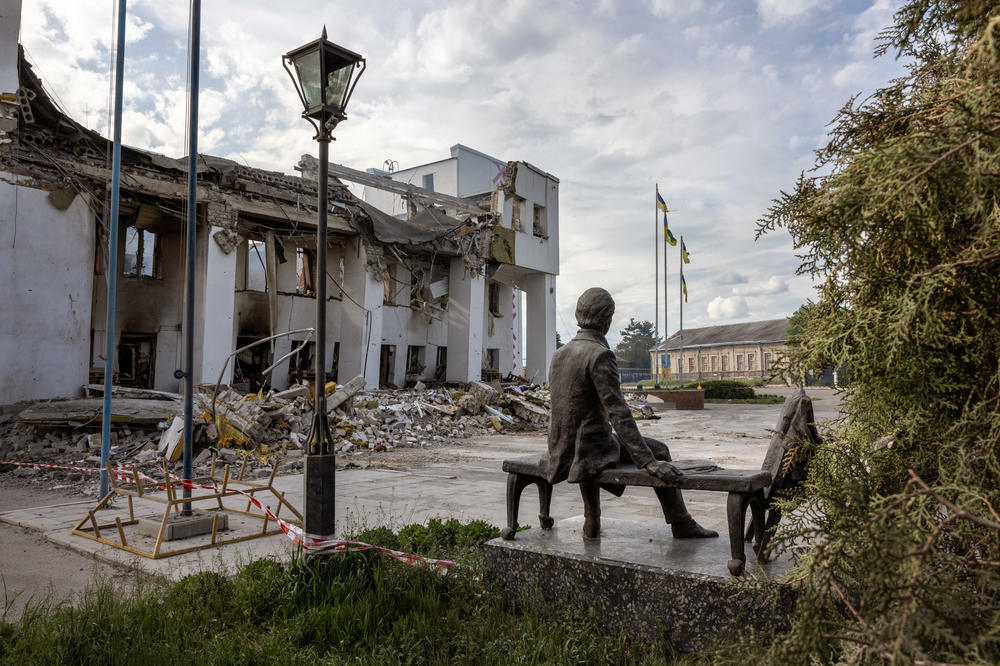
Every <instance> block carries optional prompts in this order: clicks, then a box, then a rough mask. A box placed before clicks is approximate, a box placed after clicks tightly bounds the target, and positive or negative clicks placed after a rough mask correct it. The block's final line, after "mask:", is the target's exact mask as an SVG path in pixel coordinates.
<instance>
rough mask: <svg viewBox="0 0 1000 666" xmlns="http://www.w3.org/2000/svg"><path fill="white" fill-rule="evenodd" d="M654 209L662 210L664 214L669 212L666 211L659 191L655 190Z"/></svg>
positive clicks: (664, 202)
mask: <svg viewBox="0 0 1000 666" xmlns="http://www.w3.org/2000/svg"><path fill="white" fill-rule="evenodd" d="M656 207H657V208H659V209H660V210H662V211H663V212H664V213H669V212H670V211H669V210H668V209H667V202H666V201H664V200H663V197H661V196H660V190H656Z"/></svg>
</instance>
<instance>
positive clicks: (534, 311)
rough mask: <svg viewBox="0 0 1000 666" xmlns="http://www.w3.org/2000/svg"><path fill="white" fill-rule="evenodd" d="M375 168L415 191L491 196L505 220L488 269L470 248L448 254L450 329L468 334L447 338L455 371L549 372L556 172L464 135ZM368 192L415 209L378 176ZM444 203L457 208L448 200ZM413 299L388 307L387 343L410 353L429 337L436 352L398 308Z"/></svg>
mask: <svg viewBox="0 0 1000 666" xmlns="http://www.w3.org/2000/svg"><path fill="white" fill-rule="evenodd" d="M368 173H370V174H372V175H374V176H378V177H381V178H384V179H388V180H391V181H394V182H395V183H403V184H406V185H407V186H408V188H409V189H410V190H411V191H423V192H436V193H441V194H446V195H450V196H453V197H459V198H462V199H468V200H478V201H481V202H484V204H485V205H488V207H489V210H490V211H491V212H492V213H493V214H494V215H495V216H496V217H497V218H498V220H499V223H498V225H497V226H496V227H494V229H493V238H492V241H491V248H490V252H489V255H488V258H487V261H486V263H485V266H484V267H483V270H482V273H481V274H478V275H474V274H473V272H472V271H470V270H469V269H468V266H466V264H467V263H468V262H466V261H465V258H463V257H456V258H453V259H452V260H451V261H452V264H451V266H450V267H449V285H450V289H451V293H450V295H449V324H448V332H449V338H451V337H452V336H455V335H461V333H460V331H461V330H462V329H464V328H466V327H468V328H469V329H470V331H471V335H470V338H469V340H468V344H467V345H466V344H465V343H464V342H463V344H462V345H460V346H458V348H456V349H455V352H453V351H452V348H451V346H449V350H448V352H447V353H448V368H449V370H448V379H449V380H453V381H461V378H462V377H463V376H473V375H474V374H475V372H476V366H477V365H478V366H479V367H480V368H481V370H482V376H483V377H486V378H491V377H497V376H499V377H505V376H507V375H509V374H513V375H522V374H523V375H524V376H525V377H526V378H528V379H531V380H533V381H536V382H544V381H546V380H547V379H548V367H549V361H551V359H552V354H553V353H555V332H556V322H555V317H556V276H557V275H558V272H559V180H558V179H557V178H556V177H555V176H553V175H552V174H550V173H547V172H545V171H543V170H541V169H539V168H537V167H535V166H533V165H531V164H529V163H527V162H505V161H503V160H500V159H498V158H496V157H492V156H490V155H487V154H485V153H482V152H480V151H478V150H474V149H472V148H469V147H468V146H464V145H462V144H456V145H454V146H452V147H451V157H449V158H446V159H442V160H438V161H435V162H430V163H427V164H421V165H419V166H415V167H410V168H405V169H397V170H394V171H392V172H389V171H385V170H379V169H369V170H368ZM363 198H364V200H365V201H366V202H368V203H370V204H372V205H374V206H375V207H377V208H378V209H380V210H382V211H384V212H386V213H389V214H390V215H393V216H395V217H399V218H401V219H406V218H408V217H411V216H413V215H414V214H415V213H417V211H415V210H414V207H413V206H412V205H411V204H410V203H409V202H410V201H411V200H412V196H409V194H408V193H399V192H398V191H392V190H388V189H385V188H384V187H379V186H378V185H377V184H376V185H372V184H367V183H366V185H365V188H364V195H363ZM444 209H445V210H446V211H447V212H455V211H451V210H449V207H448V206H447V204H445V205H444ZM455 214H456V215H458V216H459V217H460V216H461V215H460V214H459V213H457V212H455ZM399 270H400V273H399V274H398V278H399V280H400V282H402V283H405V281H406V280H407V279H408V277H409V275H410V271H409V270H408V269H407V268H406V267H405V266H399ZM418 270H419V268H418ZM406 307H407V304H403V303H396V304H394V307H393V308H391V309H389V310H387V317H385V318H383V337H382V344H383V345H387V346H390V347H392V348H393V349H394V351H393V354H394V355H395V356H396V357H397V358H398V357H399V356H400V355H401V354H400V351H399V350H402V349H404V348H405V349H407V350H408V351H407V356H409V355H410V354H411V353H413V352H412V348H413V347H414V346H417V347H420V346H423V347H424V350H423V352H422V353H424V354H425V356H426V355H427V354H430V353H435V352H434V350H435V349H437V348H439V346H438V345H435V344H434V342H433V341H432V340H431V339H430V337H427V338H426V339H421V337H420V336H421V335H423V334H424V333H423V330H422V327H421V326H419V325H418V326H413V325H412V324H410V320H411V317H410V316H408V314H407V313H406V312H404V311H401V308H406ZM522 320H523V321H522ZM477 329H478V330H477ZM439 340H440V336H439ZM456 352H457V357H456V356H455V353H456ZM383 353H385V352H383ZM397 363H399V361H397ZM400 367H402V364H401V365H400ZM399 374H400V370H399V369H397V372H396V376H397V377H398V376H399Z"/></svg>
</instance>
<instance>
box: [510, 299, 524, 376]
mask: <svg viewBox="0 0 1000 666" xmlns="http://www.w3.org/2000/svg"><path fill="white" fill-rule="evenodd" d="M523 295H524V294H523V292H522V291H521V290H520V289H511V300H512V304H511V315H510V320H511V336H512V338H513V339H512V340H511V355H512V364H511V374H513V375H516V376H518V377H520V376H521V374H522V371H523V370H524V358H523V354H524V351H523V349H524V348H523V340H522V338H523V337H524V336H523V334H522V332H521V324H522V323H523V321H524V319H523V317H524V299H523Z"/></svg>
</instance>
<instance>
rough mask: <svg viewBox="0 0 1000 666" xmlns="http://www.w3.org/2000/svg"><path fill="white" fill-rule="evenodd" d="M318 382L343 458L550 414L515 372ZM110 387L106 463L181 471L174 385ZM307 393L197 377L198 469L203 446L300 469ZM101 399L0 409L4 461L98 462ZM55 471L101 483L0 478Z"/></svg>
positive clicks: (309, 411)
mask: <svg viewBox="0 0 1000 666" xmlns="http://www.w3.org/2000/svg"><path fill="white" fill-rule="evenodd" d="M324 388H325V390H326V392H327V394H328V395H329V398H328V401H327V408H328V417H329V419H330V432H331V435H332V437H333V438H334V446H335V448H336V450H337V452H338V454H340V455H346V456H356V455H364V456H368V455H370V454H372V453H378V454H380V455H390V456H391V455H392V452H393V451H397V450H400V449H408V448H412V449H428V448H439V447H445V446H448V445H449V444H451V443H452V442H454V441H455V440H456V439H462V438H465V437H472V436H480V435H486V434H491V433H498V432H519V431H534V430H537V429H539V428H544V427H546V426H547V424H548V418H549V391H548V389H547V388H543V387H540V386H537V385H531V384H528V383H526V382H524V380H521V379H519V378H518V379H517V380H514V381H504V382H502V383H501V382H494V383H487V382H474V383H472V384H465V385H452V386H450V387H444V386H440V385H437V386H433V385H432V386H428V385H427V384H423V385H422V386H419V387H414V388H413V389H409V390H396V389H394V390H365V389H364V379H363V378H362V377H360V376H359V377H355V378H353V379H351V380H350V381H349V382H346V383H343V384H334V383H333V382H330V383H328V384H327V385H326V386H325V387H324ZM102 390H103V388H102ZM113 391H114V393H113V395H114V396H115V399H114V400H113V401H112V409H113V419H112V433H111V434H112V440H111V462H112V464H114V465H135V466H136V467H137V468H138V469H139V470H140V471H143V472H145V473H147V474H150V475H152V476H157V475H158V474H160V473H162V465H163V461H164V458H165V459H166V461H167V462H168V464H171V465H172V467H173V470H174V472H175V473H178V472H179V471H180V470H179V465H180V463H179V462H178V461H179V460H180V459H181V454H182V451H183V446H182V444H183V417H181V416H179V415H180V414H182V413H183V402H182V401H180V400H177V399H175V398H174V397H173V396H169V395H168V396H162V395H157V396H149V397H148V398H146V399H140V398H135V397H131V396H129V397H125V395H126V394H120V393H119V392H118V388H117V387H115V389H113ZM312 396H313V388H312V386H311V385H308V384H302V385H297V386H293V387H291V388H290V389H288V390H285V391H267V392H264V391H261V392H258V393H249V394H244V393H240V392H239V391H235V390H233V389H232V388H229V387H223V388H221V389H220V390H219V392H218V394H217V395H213V389H212V387H209V386H203V387H201V388H200V391H199V392H197V393H196V394H195V429H194V443H193V444H194V446H193V450H194V454H195V458H194V460H193V464H194V468H195V469H194V474H195V476H204V475H207V473H208V468H209V465H210V464H211V453H210V451H215V450H217V451H218V456H219V457H218V460H217V464H232V465H237V466H239V467H242V466H243V462H244V460H246V462H247V474H248V475H254V474H258V473H262V472H261V470H263V469H264V468H265V467H269V466H270V465H272V464H277V465H278V470H279V473H293V472H300V471H301V470H302V468H303V463H304V449H305V448H306V445H307V442H308V438H309V432H310V429H311V426H312V420H313V400H312ZM213 399H214V404H215V417H214V419H213V412H212V405H213ZM101 404H102V401H101V400H100V399H96V398H91V399H88V400H67V401H40V402H36V403H30V404H28V405H26V406H24V407H23V408H22V407H19V409H20V412H19V413H17V412H5V413H4V414H0V460H4V459H6V460H19V461H23V462H41V463H52V464H60V465H70V466H72V465H76V466H87V467H96V466H98V465H99V461H100V449H101V435H100V432H99V430H100V427H101ZM14 413H17V418H14V417H13V414H14ZM212 447H217V449H216V448H212ZM88 459H89V460H90V462H85V461H86V460H88ZM3 472H4V470H3V469H2V468H0V473H3ZM50 474H56V476H57V477H58V479H59V481H60V482H62V483H67V484H69V486H71V487H78V488H79V489H80V492H82V493H84V494H87V495H94V494H96V493H97V485H96V484H97V482H98V477H97V475H95V474H88V473H83V472H78V471H65V472H47V473H46V474H43V475H38V474H36V473H35V470H34V469H33V468H30V467H18V468H16V470H12V471H10V473H9V474H6V473H4V477H5V478H16V479H19V480H20V481H21V482H24V483H30V484H38V483H45V482H47V481H46V480H47V479H49V480H51V476H50Z"/></svg>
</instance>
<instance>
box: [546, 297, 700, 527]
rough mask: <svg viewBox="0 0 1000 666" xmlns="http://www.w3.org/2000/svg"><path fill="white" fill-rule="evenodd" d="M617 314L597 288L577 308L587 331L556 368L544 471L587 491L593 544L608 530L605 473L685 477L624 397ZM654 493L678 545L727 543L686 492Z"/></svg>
mask: <svg viewBox="0 0 1000 666" xmlns="http://www.w3.org/2000/svg"><path fill="white" fill-rule="evenodd" d="M614 312H615V301H614V299H613V298H612V297H611V294H609V293H608V292H607V291H605V290H604V289H601V288H599V287H592V288H590V289H588V290H587V291H585V292H583V294H582V295H581V296H580V298H579V300H578V301H577V304H576V321H577V324H579V326H580V330H579V331H578V332H577V334H576V337H575V338H573V339H572V340H570V341H569V342H568V343H567V344H566V345H564V346H563V347H561V348H560V349H558V350H556V353H555V355H554V356H553V357H552V365H551V366H550V369H549V385H550V387H551V405H552V415H551V419H550V421H549V443H548V458H547V459H543V461H542V463H541V471H542V474H543V476H544V477H545V479H546V480H547V481H548V482H549V483H558V482H560V481H564V480H567V481H569V482H570V483H579V484H580V492H581V494H582V495H583V503H584V516H585V519H584V525H583V534H584V536H586V537H590V538H595V537H597V536H598V535H599V534H600V531H601V514H600V502H599V499H598V493H599V491H600V488H601V486H600V485H599V484H598V483H597V482H596V481H595V479H596V477H597V475H598V474H600V473H601V472H602V471H603V470H605V469H607V468H609V467H613V466H615V465H617V464H618V463H619V462H632V463H634V464H635V466H636V467H638V468H639V469H644V470H646V471H647V472H649V473H650V474H652V475H653V476H655V477H657V478H659V479H662V480H663V481H665V482H667V483H672V482H676V480H677V478H678V477H680V476H681V472H680V470H678V469H677V468H676V467H674V466H673V465H671V464H670V451H669V449H668V448H667V446H666V444H664V443H663V442H659V441H657V440H654V439H647V438H644V437H642V435H640V434H639V428H638V426H636V423H635V419H633V418H632V412H631V410H630V409H629V406H628V404H626V402H625V397H624V396H623V395H622V392H621V384H620V380H619V374H618V363H617V361H615V354H614V352H612V351H611V349H610V348H609V347H608V342H607V340H606V339H605V337H604V336H605V335H606V334H607V332H608V331H609V330H610V328H611V319H612V316H613V315H614ZM612 427H613V428H614V431H612ZM605 489H606V490H608V491H610V492H612V493H614V494H616V495H619V496H620V495H621V494H622V492H624V487H622V486H605ZM654 491H655V492H656V497H657V499H659V500H660V506H661V507H662V509H663V517H664V518H665V519H666V521H667V523H669V524H670V527H671V531H672V532H673V535H674V537H675V538H680V539H686V538H708V537H717V536H719V534H718V532H714V531H712V530H708V529H705V528H704V527H702V526H701V525H699V524H698V523H697V522H695V520H694V518H692V517H691V514H689V513H688V511H687V508H686V507H685V506H684V498H683V497H682V496H681V491H680V490H678V489H677V488H654Z"/></svg>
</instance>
